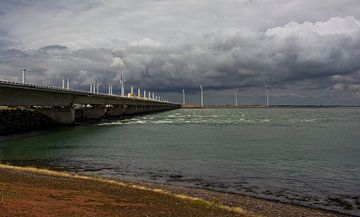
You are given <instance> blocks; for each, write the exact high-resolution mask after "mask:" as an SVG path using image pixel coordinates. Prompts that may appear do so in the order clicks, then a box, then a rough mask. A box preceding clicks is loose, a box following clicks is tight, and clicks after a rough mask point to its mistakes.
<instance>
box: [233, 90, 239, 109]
mask: <svg viewBox="0 0 360 217" xmlns="http://www.w3.org/2000/svg"><path fill="white" fill-rule="evenodd" d="M234 100H235V103H234V105H235V107H237V106H238V93H237V90H235V91H234Z"/></svg>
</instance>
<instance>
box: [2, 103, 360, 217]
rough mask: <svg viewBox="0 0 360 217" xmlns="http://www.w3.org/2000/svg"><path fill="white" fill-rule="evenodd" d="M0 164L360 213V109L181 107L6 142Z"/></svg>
mask: <svg viewBox="0 0 360 217" xmlns="http://www.w3.org/2000/svg"><path fill="white" fill-rule="evenodd" d="M0 160H1V162H9V163H12V164H16V165H34V166H39V167H49V168H53V169H60V170H66V171H75V172H82V173H85V174H92V175H101V176H106V177H116V178H120V179H126V180H138V181H149V182H158V183H167V184H173V185H181V186H190V187H197V188H204V189H210V190H215V191H222V192H232V193H236V194H245V195H250V196H257V197H261V198H266V199H271V200H276V201H283V202H289V203H294V204H299V205H303V206H309V207H317V208H323V209H328V210H334V211H338V212H342V213H348V214H353V215H360V108H278V109H276V108H271V109H260V108H258V109H242V108H239V109H184V110H173V111H168V112H163V113H157V114H149V115H144V116H138V117H134V118H130V119H124V120H118V121H111V122H98V123H94V124H88V125H82V126H77V127H72V128H62V129H56V130H51V131H46V132H38V133H32V134H25V135H20V136H13V137H6V138H2V139H1V140H0Z"/></svg>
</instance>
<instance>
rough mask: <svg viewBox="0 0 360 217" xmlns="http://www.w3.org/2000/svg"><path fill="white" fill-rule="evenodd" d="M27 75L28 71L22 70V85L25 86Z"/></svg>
mask: <svg viewBox="0 0 360 217" xmlns="http://www.w3.org/2000/svg"><path fill="white" fill-rule="evenodd" d="M25 73H26V69H25V68H23V70H22V79H21V83H23V84H25V82H26V81H25V80H26V77H25Z"/></svg>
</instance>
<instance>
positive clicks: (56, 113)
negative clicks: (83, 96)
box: [35, 107, 75, 125]
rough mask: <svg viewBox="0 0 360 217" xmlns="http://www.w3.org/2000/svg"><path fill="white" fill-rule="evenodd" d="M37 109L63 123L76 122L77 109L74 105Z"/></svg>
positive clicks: (71, 123) (70, 123)
mask: <svg viewBox="0 0 360 217" xmlns="http://www.w3.org/2000/svg"><path fill="white" fill-rule="evenodd" d="M35 111H36V112H39V113H41V114H43V115H45V116H47V117H49V118H50V119H52V120H53V121H55V122H57V123H59V124H61V125H73V124H75V109H74V108H72V107H65V108H41V109H36V110H35Z"/></svg>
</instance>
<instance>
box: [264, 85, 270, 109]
mask: <svg viewBox="0 0 360 217" xmlns="http://www.w3.org/2000/svg"><path fill="white" fill-rule="evenodd" d="M265 93H266V107H269V106H270V104H269V85H267V84H266V85H265Z"/></svg>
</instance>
